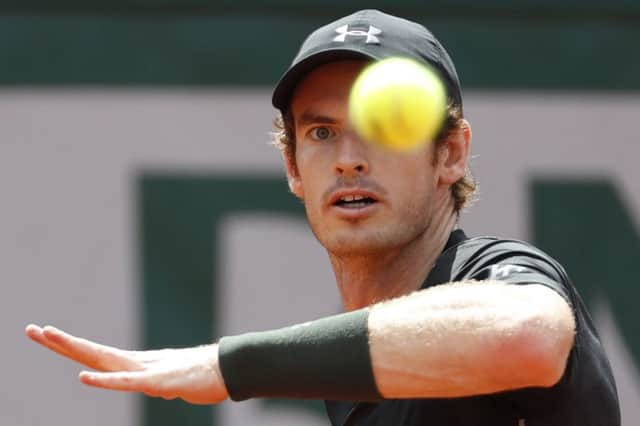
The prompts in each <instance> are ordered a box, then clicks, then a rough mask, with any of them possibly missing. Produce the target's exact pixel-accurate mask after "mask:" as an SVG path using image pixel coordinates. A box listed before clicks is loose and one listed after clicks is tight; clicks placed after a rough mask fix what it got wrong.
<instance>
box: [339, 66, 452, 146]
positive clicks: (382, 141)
mask: <svg viewBox="0 0 640 426" xmlns="http://www.w3.org/2000/svg"><path fill="white" fill-rule="evenodd" d="M446 110H447V92H446V89H445V86H444V84H443V83H442V80H441V79H440V77H439V76H438V74H437V72H436V71H435V70H433V69H432V68H431V67H430V66H428V65H426V64H422V63H420V62H417V61H415V60H413V59H409V58H400V57H394V58H389V59H383V60H381V61H378V62H374V63H373V64H372V65H369V66H367V67H366V68H365V69H364V70H363V71H362V73H361V74H360V75H359V76H358V78H357V79H356V81H355V83H354V84H353V87H352V88H351V93H350V95H349V116H350V120H351V123H352V124H353V126H354V128H355V130H356V131H357V132H358V133H359V134H360V136H361V137H362V138H363V139H364V140H366V141H368V142H371V143H374V144H378V145H382V146H384V147H387V148H390V149H394V150H400V151H409V150H412V149H419V148H420V147H421V146H423V145H424V144H427V143H429V142H431V141H433V139H434V138H435V137H436V136H437V134H438V132H439V131H440V128H441V127H442V124H443V121H444V118H445V114H446Z"/></svg>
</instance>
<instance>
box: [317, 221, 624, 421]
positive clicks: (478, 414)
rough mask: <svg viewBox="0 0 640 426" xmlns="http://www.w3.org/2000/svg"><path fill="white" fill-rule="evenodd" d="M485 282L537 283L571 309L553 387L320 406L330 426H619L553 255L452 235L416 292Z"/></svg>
mask: <svg viewBox="0 0 640 426" xmlns="http://www.w3.org/2000/svg"><path fill="white" fill-rule="evenodd" d="M489 279H492V280H499V281H502V282H506V283H509V284H514V285H527V284H542V285H545V286H548V287H550V288H551V289H553V290H555V291H557V292H558V293H559V294H560V295H561V296H562V297H564V299H565V300H567V302H568V303H569V304H570V305H571V308H572V309H573V312H574V315H575V319H576V336H575V341H574V346H573V349H572V351H571V354H570V358H569V361H568V364H567V368H566V370H565V373H564V375H563V377H562V379H561V380H560V381H559V382H558V383H557V384H556V385H555V386H553V387H550V388H526V389H519V390H514V391H506V392H500V393H495V394H490V395H480V396H470V397H463V398H434V399H391V400H384V401H382V402H380V403H364V402H347V401H326V409H327V414H328V415H329V418H330V419H331V424H332V426H347V425H349V426H418V425H420V426H619V425H620V411H619V404H618V397H617V391H616V386H615V382H614V379H613V375H612V373H611V367H610V366H609V362H608V360H607V357H606V355H605V353H604V349H603V348H602V345H601V343H600V340H599V338H598V335H597V333H596V330H595V328H594V326H593V323H592V321H591V318H590V316H589V313H588V312H587V309H586V307H585V305H584V303H583V302H582V300H581V299H580V296H579V295H578V293H577V292H576V289H575V287H574V286H573V284H572V283H571V281H570V280H569V278H568V276H567V274H566V272H565V271H564V269H563V268H562V266H560V264H558V262H556V261H555V260H553V259H552V258H551V257H549V256H548V255H546V254H545V253H543V252H541V251H540V250H538V249H536V248H535V247H532V246H530V245H528V244H526V243H523V242H520V241H514V240H502V239H497V238H489V237H479V238H472V239H467V237H466V236H465V235H464V233H463V232H462V231H461V230H457V231H454V232H453V233H452V234H451V236H450V237H449V241H448V242H447V245H446V246H445V249H444V250H443V252H442V254H441V255H440V257H439V258H438V259H437V261H436V264H435V266H434V268H433V270H432V271H431V273H430V274H429V276H428V277H427V279H426V281H425V283H424V284H423V286H422V288H428V287H432V286H435V285H439V284H444V283H448V282H454V281H463V280H489ZM498 362H499V360H498ZM427 368H428V367H427Z"/></svg>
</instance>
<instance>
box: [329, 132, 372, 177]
mask: <svg viewBox="0 0 640 426" xmlns="http://www.w3.org/2000/svg"><path fill="white" fill-rule="evenodd" d="M337 145H338V147H337V148H338V152H337V156H336V161H335V167H334V170H335V173H336V175H338V176H342V177H356V176H360V175H365V174H367V173H368V172H369V160H368V158H367V148H366V146H365V144H364V143H363V142H362V141H361V140H360V139H359V138H358V137H357V136H356V135H354V134H353V132H347V133H345V134H344V136H343V137H342V139H341V140H340V141H339V142H338V144H337Z"/></svg>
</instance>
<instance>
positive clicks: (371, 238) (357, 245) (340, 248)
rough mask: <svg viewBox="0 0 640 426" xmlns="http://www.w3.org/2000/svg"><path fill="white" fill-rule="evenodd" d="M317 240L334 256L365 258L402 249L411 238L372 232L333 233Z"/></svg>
mask: <svg viewBox="0 0 640 426" xmlns="http://www.w3.org/2000/svg"><path fill="white" fill-rule="evenodd" d="M318 240H319V241H320V243H321V244H322V245H323V246H324V248H325V249H326V250H327V251H328V252H329V253H331V254H333V255H335V256H367V255H375V254H378V253H381V252H385V251H388V250H393V249H396V248H399V247H402V246H403V245H405V244H407V242H408V241H410V240H411V238H406V237H405V236H403V235H399V234H397V233H387V232H381V230H376V231H374V232H359V231H339V232H333V233H332V234H331V235H327V236H324V238H318Z"/></svg>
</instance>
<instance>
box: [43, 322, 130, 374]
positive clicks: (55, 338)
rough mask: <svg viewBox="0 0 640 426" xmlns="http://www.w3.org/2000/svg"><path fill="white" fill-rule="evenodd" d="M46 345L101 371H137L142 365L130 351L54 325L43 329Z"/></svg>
mask: <svg viewBox="0 0 640 426" xmlns="http://www.w3.org/2000/svg"><path fill="white" fill-rule="evenodd" d="M42 336H44V339H45V340H46V344H45V345H46V346H47V347H49V348H51V349H52V350H55V349H58V350H57V351H56V352H58V353H61V354H63V355H64V356H66V357H67V358H70V359H72V360H74V361H76V362H78V363H80V364H83V365H85V366H87V367H89V368H93V369H96V370H100V371H119V370H125V371H135V370H141V369H142V366H141V365H140V364H139V363H137V362H136V361H135V359H134V357H133V356H131V354H130V353H129V352H128V351H123V350H121V349H117V348H113V347H111V346H105V345H101V344H98V343H95V342H92V341H90V340H87V339H82V338H79V337H75V336H73V335H71V334H68V333H65V332H64V331H62V330H59V329H57V328H55V327H52V326H46V327H44V328H43V329H42Z"/></svg>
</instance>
